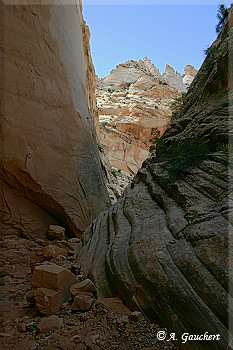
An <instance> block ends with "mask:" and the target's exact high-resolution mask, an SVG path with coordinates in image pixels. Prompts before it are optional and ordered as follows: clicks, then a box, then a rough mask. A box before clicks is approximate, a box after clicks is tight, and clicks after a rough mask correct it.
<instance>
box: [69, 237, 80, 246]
mask: <svg viewBox="0 0 233 350" xmlns="http://www.w3.org/2000/svg"><path fill="white" fill-rule="evenodd" d="M68 242H69V243H71V244H72V243H76V244H77V243H79V242H80V239H79V238H76V237H74V238H70V239H68Z"/></svg>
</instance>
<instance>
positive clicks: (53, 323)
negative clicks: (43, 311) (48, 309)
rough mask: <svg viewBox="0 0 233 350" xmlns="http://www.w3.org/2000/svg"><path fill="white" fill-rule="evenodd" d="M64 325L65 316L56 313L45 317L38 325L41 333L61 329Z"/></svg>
mask: <svg viewBox="0 0 233 350" xmlns="http://www.w3.org/2000/svg"><path fill="white" fill-rule="evenodd" d="M62 326H63V318H62V317H58V316H56V315H51V316H49V317H45V318H43V319H42V320H41V321H40V322H39V323H38V326H37V330H38V332H39V333H48V332H50V331H54V330H58V331H60V330H61V328H62Z"/></svg>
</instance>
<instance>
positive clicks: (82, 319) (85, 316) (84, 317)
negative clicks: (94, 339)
mask: <svg viewBox="0 0 233 350" xmlns="http://www.w3.org/2000/svg"><path fill="white" fill-rule="evenodd" d="M87 320H88V317H87V315H86V314H81V315H80V321H82V322H86V321H87Z"/></svg>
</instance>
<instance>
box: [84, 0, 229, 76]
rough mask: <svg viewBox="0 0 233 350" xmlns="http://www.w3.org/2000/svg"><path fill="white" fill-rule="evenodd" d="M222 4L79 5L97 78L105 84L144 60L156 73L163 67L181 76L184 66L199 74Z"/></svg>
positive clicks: (132, 1)
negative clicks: (119, 68) (120, 69)
mask: <svg viewBox="0 0 233 350" xmlns="http://www.w3.org/2000/svg"><path fill="white" fill-rule="evenodd" d="M220 2H221V1H219V2H218V1H214V0H204V1H198V0H196V1H188V0H186V1H184V0H177V1H171V0H170V1H169V0H164V1H163V2H162V5H161V1H158V0H144V1H143V2H142V0H141V1H139V0H127V1H125V0H117V1H114V0H111V1H110V0H99V1H98V0H95V1H94V0H83V15H84V19H85V20H86V22H87V24H88V26H89V27H90V32H91V53H92V58H93V63H94V66H95V70H96V74H97V75H98V76H99V77H100V78H103V77H105V76H107V75H108V74H109V73H110V71H111V70H112V69H113V68H115V66H116V65H118V64H120V63H123V62H126V61H128V60H131V59H132V60H138V59H139V58H143V57H145V56H147V57H148V58H149V59H150V60H151V61H152V63H154V65H155V66H156V67H157V68H158V69H159V70H160V73H163V72H164V70H165V66H166V63H167V64H169V65H170V66H172V67H173V68H174V69H175V70H176V71H178V72H179V73H181V74H183V72H184V67H185V66H186V65H187V64H191V65H192V66H194V67H195V68H196V69H199V68H200V66H201V64H202V62H203V60H204V54H203V50H204V49H205V48H207V47H208V46H209V45H210V44H211V43H212V42H213V41H214V40H215V38H216V32H215V26H216V24H217V18H216V14H217V7H218V4H219V3H220ZM169 3H170V4H169ZM224 3H225V5H226V6H228V7H229V6H230V3H231V1H225V2H224ZM142 4H143V5H142Z"/></svg>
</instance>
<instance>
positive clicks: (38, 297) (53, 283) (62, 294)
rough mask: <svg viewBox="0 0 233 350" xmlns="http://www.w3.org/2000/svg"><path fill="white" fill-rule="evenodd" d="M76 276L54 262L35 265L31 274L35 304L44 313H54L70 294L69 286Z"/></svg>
mask: <svg viewBox="0 0 233 350" xmlns="http://www.w3.org/2000/svg"><path fill="white" fill-rule="evenodd" d="M75 281H76V277H75V276H74V275H73V274H72V273H71V272H70V271H69V270H67V269H65V268H63V267H61V266H58V265H55V264H42V265H39V266H36V267H35V269H34V271H33V275H32V281H31V283H32V287H33V290H34V298H35V305H36V307H37V309H38V310H39V311H40V312H41V313H42V314H45V315H51V314H53V313H56V312H57V311H58V310H59V308H60V306H61V304H62V302H64V301H66V300H67V299H68V298H69V296H70V294H69V288H70V286H71V285H72V284H73V283H75Z"/></svg>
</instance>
